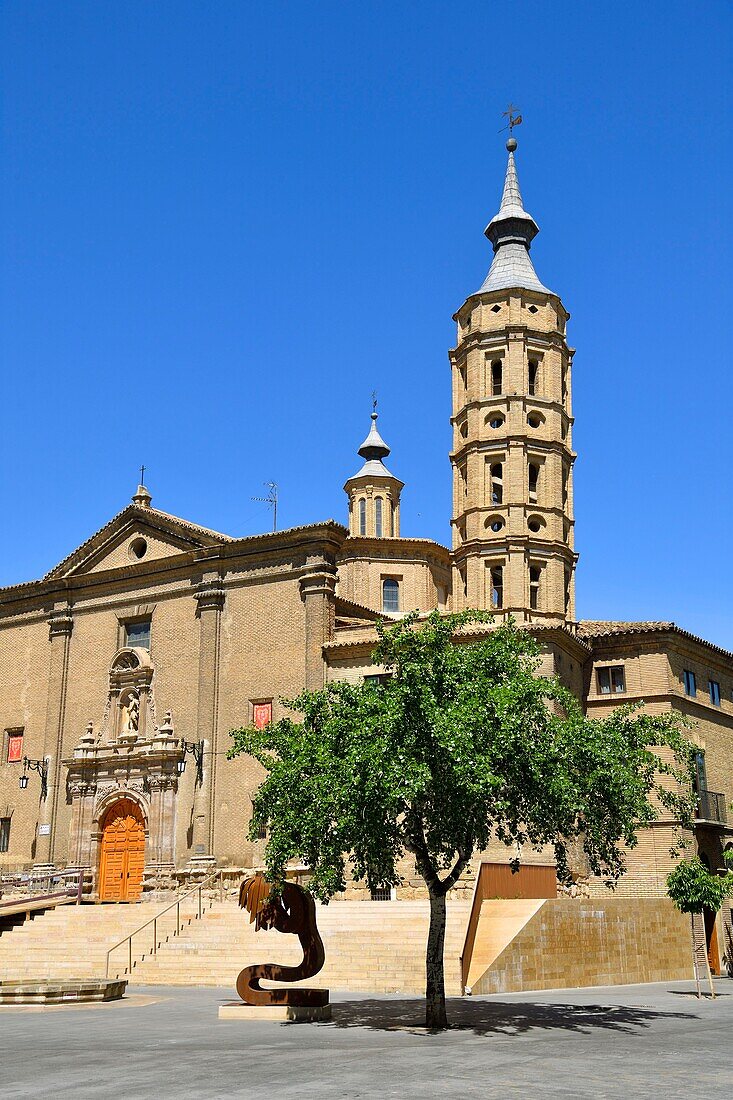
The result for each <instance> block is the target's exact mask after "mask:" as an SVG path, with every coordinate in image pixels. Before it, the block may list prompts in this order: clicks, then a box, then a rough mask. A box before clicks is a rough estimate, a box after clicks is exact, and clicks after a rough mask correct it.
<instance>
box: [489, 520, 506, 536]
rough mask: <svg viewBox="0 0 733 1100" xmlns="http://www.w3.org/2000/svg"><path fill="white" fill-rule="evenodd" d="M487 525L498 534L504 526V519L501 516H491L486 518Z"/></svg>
mask: <svg viewBox="0 0 733 1100" xmlns="http://www.w3.org/2000/svg"><path fill="white" fill-rule="evenodd" d="M486 526H487V527H489V528H490V529H491V530H492V531H493V532H494V534H497V533H498V532H499V531H501V529H502V527H503V526H504V520H503V519H502V518H501V516H490V517H489V518H488V519H487V520H486Z"/></svg>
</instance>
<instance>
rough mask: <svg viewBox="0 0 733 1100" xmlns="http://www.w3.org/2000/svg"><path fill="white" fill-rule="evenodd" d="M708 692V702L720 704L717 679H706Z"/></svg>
mask: <svg viewBox="0 0 733 1100" xmlns="http://www.w3.org/2000/svg"><path fill="white" fill-rule="evenodd" d="M708 692H709V694H710V702H711V703H712V704H713V706H714V707H719V706H720V684H719V683H718V682H717V680H708Z"/></svg>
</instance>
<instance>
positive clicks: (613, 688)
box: [596, 665, 626, 695]
mask: <svg viewBox="0 0 733 1100" xmlns="http://www.w3.org/2000/svg"><path fill="white" fill-rule="evenodd" d="M596 678H597V680H598V690H599V692H600V693H601V695H619V694H620V693H621V692H623V691H626V677H625V676H624V668H623V665H609V666H608V667H606V668H599V669H597V670H596Z"/></svg>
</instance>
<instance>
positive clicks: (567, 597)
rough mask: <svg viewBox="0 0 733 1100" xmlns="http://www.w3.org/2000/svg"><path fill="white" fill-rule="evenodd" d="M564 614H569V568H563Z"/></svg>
mask: <svg viewBox="0 0 733 1100" xmlns="http://www.w3.org/2000/svg"><path fill="white" fill-rule="evenodd" d="M565 614H566V615H569V614H570V570H569V569H566V570H565Z"/></svg>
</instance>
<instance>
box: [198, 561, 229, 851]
mask: <svg viewBox="0 0 733 1100" xmlns="http://www.w3.org/2000/svg"><path fill="white" fill-rule="evenodd" d="M224 599H225V594H224V589H223V588H222V586H221V581H220V579H219V577H209V578H205V579H204V581H202V583H201V584H200V585H199V587H198V589H197V591H196V602H197V605H198V607H197V614H198V617H199V623H200V627H199V691H198V721H197V729H198V738H199V740H200V741H203V743H204V763H203V781H202V783H201V784H200V786H198V785H197V786H196V787H195V790H194V817H193V857H192V863H200V864H204V863H214V862H215V856H214V854H213V853H214V805H215V802H214V799H215V796H216V759H217V758H216V730H217V722H218V717H219V660H220V649H221V613H222V610H223V607H224Z"/></svg>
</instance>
